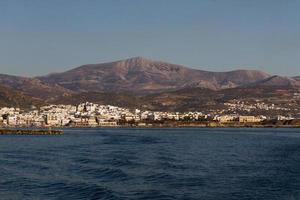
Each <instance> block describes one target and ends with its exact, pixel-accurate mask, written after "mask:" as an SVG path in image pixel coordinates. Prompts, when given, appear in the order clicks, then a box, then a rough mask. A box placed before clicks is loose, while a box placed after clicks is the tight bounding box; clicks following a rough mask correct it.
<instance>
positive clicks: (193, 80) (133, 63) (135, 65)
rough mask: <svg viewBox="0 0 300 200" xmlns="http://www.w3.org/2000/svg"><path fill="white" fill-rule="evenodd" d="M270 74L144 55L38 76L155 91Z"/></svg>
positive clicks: (67, 84) (77, 85)
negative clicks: (198, 67)
mask: <svg viewBox="0 0 300 200" xmlns="http://www.w3.org/2000/svg"><path fill="white" fill-rule="evenodd" d="M268 77H269V75H268V74H266V73H264V72H260V71H252V70H236V71H230V72H208V71H203V70H196V69H191V68H187V67H184V66H181V65H175V64H170V63H166V62H161V61H153V60H149V59H145V58H141V57H137V58H131V59H127V60H121V61H116V62H111V63H103V64H90V65H83V66H81V67H78V68H75V69H73V70H70V71H66V72H63V73H57V74H51V75H48V76H43V77H38V79H39V80H41V81H42V82H44V83H47V84H49V85H54V84H57V85H59V86H61V87H64V88H67V89H70V90H72V91H76V92H77V91H80V92H87V91H89V92H90V91H94V92H95V91H96V92H110V91H117V92H120V91H122V92H124V91H127V92H131V93H138V94H139V93H145V94H147V93H153V92H159V91H168V90H178V89H181V88H186V87H203V88H210V89H214V90H218V89H223V88H232V87H237V86H240V85H244V84H249V83H253V82H257V81H260V80H263V79H265V78H268Z"/></svg>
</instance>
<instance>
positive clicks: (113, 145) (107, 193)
mask: <svg viewBox="0 0 300 200" xmlns="http://www.w3.org/2000/svg"><path fill="white" fill-rule="evenodd" d="M0 199H1V200H8V199H10V200H15V199H17V200H19V199H20V200H21V199H22V200H27V199H28V200H37V199H41V200H48V199H49V200H50V199H51V200H52V199H57V200H60V199H61V200H68V199H70V200H76V199H145V200H146V199H151V200H152V199H153V200H156V199H163V200H169V199H170V200H171V199H182V200H183V199H186V200H188V199H195V200H202V199H203V200H253V199H254V200H260V199H265V200H299V199H300V129H67V130H65V134H64V135H62V136H0Z"/></svg>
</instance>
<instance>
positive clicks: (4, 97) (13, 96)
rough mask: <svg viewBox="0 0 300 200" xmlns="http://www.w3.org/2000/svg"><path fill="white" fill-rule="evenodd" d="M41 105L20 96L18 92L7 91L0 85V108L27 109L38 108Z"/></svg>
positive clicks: (34, 100) (40, 102)
mask: <svg viewBox="0 0 300 200" xmlns="http://www.w3.org/2000/svg"><path fill="white" fill-rule="evenodd" d="M41 104H43V102H42V101H40V100H38V99H35V98H32V97H30V96H26V95H23V94H21V93H20V92H18V91H15V90H12V89H9V88H7V87H5V86H2V85H0V107H10V106H13V107H20V108H29V107H30V106H32V105H35V106H38V105H41Z"/></svg>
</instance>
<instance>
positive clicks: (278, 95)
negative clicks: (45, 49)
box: [0, 57, 300, 111]
mask: <svg viewBox="0 0 300 200" xmlns="http://www.w3.org/2000/svg"><path fill="white" fill-rule="evenodd" d="M299 92H300V77H283V76H271V75H269V74H266V73H264V72H261V71H255V70H235V71H229V72H209V71H204V70H198V69H192V68H187V67H184V66H181V65H176V64H170V63H166V62H161V61H154V60H149V59H145V58H141V57H136V58H131V59H126V60H121V61H116V62H110V63H102V64H88V65H83V66H80V67H78V68H75V69H72V70H69V71H66V72H62V73H56V74H50V75H47V76H41V77H35V78H28V77H19V76H11V75H4V74H0V106H1V105H7V106H9V105H11V106H14V105H21V106H22V107H26V106H27V107H28V106H30V105H41V104H49V103H56V104H58V103H62V104H78V103H81V102H85V101H89V102H95V103H99V104H111V105H116V106H123V107H132V108H133V107H138V108H144V109H150V110H173V111H176V110H178V111H185V110H203V111H205V110H206V111H209V110H210V109H216V108H222V107H223V105H224V102H228V101H232V100H239V101H255V100H259V101H263V102H268V103H272V102H275V103H278V104H279V105H281V104H282V105H283V106H284V104H286V103H291V99H293V102H296V103H298V104H299V105H300V101H299V99H298V98H296V97H295V94H296V93H299Z"/></svg>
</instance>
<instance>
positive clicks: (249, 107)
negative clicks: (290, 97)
mask: <svg viewBox="0 0 300 200" xmlns="http://www.w3.org/2000/svg"><path fill="white" fill-rule="evenodd" d="M224 105H225V106H226V107H227V110H228V111H247V112H251V111H253V110H265V111H268V110H282V111H289V110H290V108H286V107H281V106H277V105H275V104H273V103H272V104H266V103H264V102H255V103H246V102H244V101H234V102H230V103H229V102H226V103H224Z"/></svg>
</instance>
